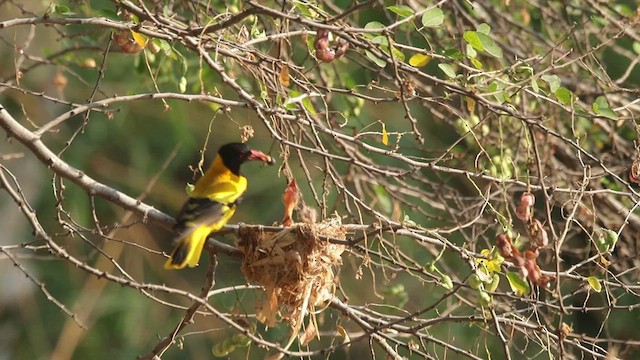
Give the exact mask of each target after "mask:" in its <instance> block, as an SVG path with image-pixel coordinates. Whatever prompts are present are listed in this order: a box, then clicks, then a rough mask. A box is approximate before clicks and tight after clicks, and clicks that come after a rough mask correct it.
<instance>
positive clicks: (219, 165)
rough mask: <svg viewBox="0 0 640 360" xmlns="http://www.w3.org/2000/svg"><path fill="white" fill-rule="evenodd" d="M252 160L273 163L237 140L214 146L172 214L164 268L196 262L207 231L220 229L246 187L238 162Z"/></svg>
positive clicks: (266, 156) (265, 156)
mask: <svg viewBox="0 0 640 360" xmlns="http://www.w3.org/2000/svg"><path fill="white" fill-rule="evenodd" d="M252 160H260V161H262V162H265V163H267V164H270V165H272V164H274V163H275V161H273V159H272V158H271V157H270V156H269V155H266V154H264V153H262V152H260V151H257V150H251V149H250V148H249V147H248V146H247V145H245V144H241V143H231V144H226V145H223V146H222V147H221V148H220V150H218V154H217V155H216V157H215V159H214V160H213V164H211V167H209V169H208V170H207V172H205V173H204V175H203V176H202V177H201V178H200V179H198V181H197V182H196V184H195V186H194V187H193V190H191V191H190V193H189V199H188V200H187V201H186V202H185V204H184V205H183V206H182V209H181V210H180V212H179V213H178V216H177V217H176V225H175V226H174V230H175V232H176V233H177V236H176V238H175V240H174V242H175V243H176V248H175V249H174V250H173V252H172V253H171V257H170V258H169V259H168V260H167V262H166V263H165V264H164V267H165V269H182V268H184V267H185V266H187V265H189V267H194V266H196V265H197V264H198V260H200V254H201V253H202V249H203V247H204V244H205V242H206V240H207V237H208V236H209V234H210V233H211V232H214V231H218V230H220V229H221V228H222V227H223V226H224V225H225V224H226V223H227V221H229V219H230V218H231V216H233V213H234V212H235V211H236V206H237V204H238V202H239V200H240V197H241V196H242V194H243V193H244V192H245V190H246V189H247V179H246V178H245V177H244V176H242V175H240V165H242V163H244V162H245V161H252Z"/></svg>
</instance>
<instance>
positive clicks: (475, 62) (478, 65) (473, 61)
mask: <svg viewBox="0 0 640 360" xmlns="http://www.w3.org/2000/svg"><path fill="white" fill-rule="evenodd" d="M470 60H471V64H473V67H475V68H476V69H478V70H482V69H483V68H484V65H482V63H481V62H480V60H478V59H476V58H471V59H470Z"/></svg>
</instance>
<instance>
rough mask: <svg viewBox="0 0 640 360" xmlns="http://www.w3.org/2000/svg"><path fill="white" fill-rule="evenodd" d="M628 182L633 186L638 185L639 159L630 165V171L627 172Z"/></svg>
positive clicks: (639, 179)
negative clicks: (633, 184)
mask: <svg viewBox="0 0 640 360" xmlns="http://www.w3.org/2000/svg"><path fill="white" fill-rule="evenodd" d="M629 181H631V182H632V183H635V184H640V159H635V160H633V162H632V163H631V170H629Z"/></svg>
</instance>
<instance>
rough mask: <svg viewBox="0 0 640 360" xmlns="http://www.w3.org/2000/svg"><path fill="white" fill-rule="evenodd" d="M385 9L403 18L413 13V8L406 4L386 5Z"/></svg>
mask: <svg viewBox="0 0 640 360" xmlns="http://www.w3.org/2000/svg"><path fill="white" fill-rule="evenodd" d="M387 9H389V11H391V12H393V13H395V14H397V15H398V16H400V17H403V18H406V17H409V16H411V15H413V13H414V11H413V9H412V8H410V7H408V6H407V5H392V6H387Z"/></svg>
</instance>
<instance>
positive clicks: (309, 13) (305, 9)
mask: <svg viewBox="0 0 640 360" xmlns="http://www.w3.org/2000/svg"><path fill="white" fill-rule="evenodd" d="M295 4H296V7H297V8H298V10H300V12H301V13H302V14H303V15H305V16H306V17H309V18H312V19H315V18H317V17H318V12H317V11H315V10H314V9H312V8H311V7H310V6H308V5H307V3H305V2H302V1H295Z"/></svg>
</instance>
